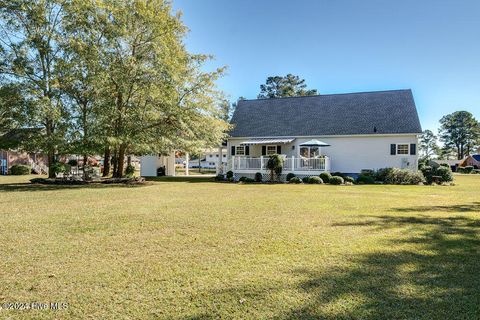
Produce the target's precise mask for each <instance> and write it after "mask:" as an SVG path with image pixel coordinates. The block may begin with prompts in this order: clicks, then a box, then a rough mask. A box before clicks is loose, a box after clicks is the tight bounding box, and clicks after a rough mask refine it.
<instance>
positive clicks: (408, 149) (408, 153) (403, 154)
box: [395, 143, 410, 156]
mask: <svg viewBox="0 0 480 320" xmlns="http://www.w3.org/2000/svg"><path fill="white" fill-rule="evenodd" d="M405 145H406V146H407V153H400V152H398V151H399V149H398V147H399V146H405ZM395 150H396V153H397V154H396V155H397V156H409V155H410V143H397V144H396V148H395Z"/></svg>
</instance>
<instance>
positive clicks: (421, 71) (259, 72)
mask: <svg viewBox="0 0 480 320" xmlns="http://www.w3.org/2000/svg"><path fill="white" fill-rule="evenodd" d="M174 8H175V10H181V11H182V12H183V18H182V19H183V21H184V22H185V24H186V25H187V26H188V27H189V28H190V33H189V34H188V36H187V39H186V45H187V48H188V49H189V50H190V51H191V52H194V53H208V54H212V55H214V56H215V61H213V62H212V63H209V64H208V65H207V66H206V67H207V68H213V67H216V66H223V65H227V66H228V74H227V75H226V76H225V77H224V78H223V79H221V80H220V81H219V82H218V84H219V87H220V89H222V90H223V91H224V92H225V93H226V94H228V95H229V97H230V99H231V100H232V101H233V100H236V99H237V98H238V97H239V96H244V97H246V98H255V97H256V96H257V94H258V92H259V86H260V84H262V83H264V82H265V79H266V78H267V77H268V76H273V75H285V74H287V73H292V74H296V75H299V76H300V77H302V78H304V79H306V82H307V84H308V86H309V88H315V89H317V90H318V91H319V92H320V93H324V94H328V93H345V92H358V91H375V90H390V89H405V88H411V89H412V90H413V94H414V97H415V100H416V104H417V107H418V111H419V115H420V120H421V123H422V126H423V128H424V129H434V130H435V131H436V129H437V128H438V120H439V119H440V118H441V117H442V116H443V115H445V114H447V113H451V112H453V111H456V110H468V111H470V112H472V113H473V114H474V115H475V117H476V118H477V119H480V1H478V0H472V1H464V0H457V1H443V0H428V1H427V0H422V1H419V0H415V1H413V0H398V1H386V0H362V1H359V0H348V1H347V0H308V1H307V0H296V1H280V0H277V1H271V0H265V1H261V0H257V1H253V0H236V1H233V0H174Z"/></svg>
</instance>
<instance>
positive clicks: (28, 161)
mask: <svg viewBox="0 0 480 320" xmlns="http://www.w3.org/2000/svg"><path fill="white" fill-rule="evenodd" d="M35 131H36V129H31V128H24V129H14V130H11V131H9V132H7V133H6V134H4V135H2V136H0V174H2V175H4V174H7V173H8V170H9V169H10V168H11V167H12V166H13V165H16V164H22V165H28V166H30V167H31V168H32V169H33V171H34V172H35V173H47V172H48V167H47V165H48V160H47V156H46V155H45V154H43V153H40V152H33V153H29V152H24V151H22V150H21V149H20V141H25V140H29V139H30V138H31V135H32V133H34V132H35Z"/></svg>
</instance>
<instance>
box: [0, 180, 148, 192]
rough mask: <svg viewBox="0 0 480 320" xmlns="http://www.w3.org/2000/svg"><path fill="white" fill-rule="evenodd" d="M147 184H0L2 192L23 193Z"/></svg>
mask: <svg viewBox="0 0 480 320" xmlns="http://www.w3.org/2000/svg"><path fill="white" fill-rule="evenodd" d="M146 185H147V184H144V185H142V184H130V185H129V184H104V183H94V184H80V185H56V184H39V183H30V182H25V183H4V184H0V192H23V191H26V192H28V191H58V190H72V189H105V188H140V187H144V186H146Z"/></svg>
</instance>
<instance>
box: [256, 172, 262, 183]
mask: <svg viewBox="0 0 480 320" xmlns="http://www.w3.org/2000/svg"><path fill="white" fill-rule="evenodd" d="M262 180H263V176H262V174H261V173H260V172H257V173H255V182H262Z"/></svg>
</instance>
